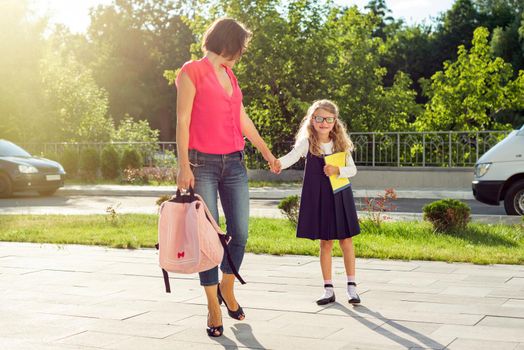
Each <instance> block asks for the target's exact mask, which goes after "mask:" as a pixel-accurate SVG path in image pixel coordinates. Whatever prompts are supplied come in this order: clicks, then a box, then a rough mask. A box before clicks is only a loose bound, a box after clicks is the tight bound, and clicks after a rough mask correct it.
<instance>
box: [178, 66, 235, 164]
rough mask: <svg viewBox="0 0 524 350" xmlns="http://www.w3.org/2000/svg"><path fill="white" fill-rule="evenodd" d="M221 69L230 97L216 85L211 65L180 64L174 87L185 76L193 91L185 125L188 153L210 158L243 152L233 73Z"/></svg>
mask: <svg viewBox="0 0 524 350" xmlns="http://www.w3.org/2000/svg"><path fill="white" fill-rule="evenodd" d="M224 67H225V69H226V72H227V75H228V76H229V79H230V80H231V84H232V85H233V94H232V95H231V96H229V95H228V94H227V92H226V90H225V89H224V88H223V87H222V85H220V82H219V81H218V77H217V75H216V73H215V70H214V68H213V65H212V64H211V62H210V61H209V60H208V59H207V58H206V57H204V58H202V59H200V60H198V61H188V62H186V63H184V65H183V66H182V68H181V69H180V72H179V73H178V76H177V79H176V85H177V86H178V81H179V79H180V74H181V73H182V72H185V73H186V74H187V75H188V76H189V78H190V79H191V81H192V82H193V85H194V86H195V88H196V93H195V99H194V100H193V109H192V111H191V123H190V125H189V149H195V150H197V151H200V152H203V153H211V154H227V153H232V152H236V151H241V150H243V149H244V144H245V142H244V138H243V136H242V130H241V127H240V107H241V104H242V91H240V87H239V86H238V82H237V78H236V77H235V75H234V74H233V71H232V70H231V69H230V68H228V67H226V66H224Z"/></svg>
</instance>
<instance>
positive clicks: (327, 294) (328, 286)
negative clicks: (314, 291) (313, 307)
mask: <svg viewBox="0 0 524 350" xmlns="http://www.w3.org/2000/svg"><path fill="white" fill-rule="evenodd" d="M333 295H335V290H334V289H333V281H331V280H328V281H324V294H322V296H321V297H320V298H319V300H320V299H327V298H331V297H332V296H333Z"/></svg>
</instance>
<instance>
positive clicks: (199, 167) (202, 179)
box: [189, 149, 249, 286]
mask: <svg viewBox="0 0 524 350" xmlns="http://www.w3.org/2000/svg"><path fill="white" fill-rule="evenodd" d="M189 162H190V163H191V168H192V170H193V174H194V176H195V193H196V194H199V195H200V196H201V197H202V199H203V200H204V202H205V203H206V205H207V207H208V208H209V211H210V212H211V214H212V215H213V217H214V218H215V220H216V222H217V223H218V199H217V192H218V193H219V194H220V202H221V203H222V209H223V210H224V214H225V216H226V231H227V234H228V235H230V236H231V241H230V243H229V245H228V247H229V253H230V255H231V259H232V260H233V263H234V264H235V267H236V268H237V270H240V265H241V264H242V259H243V258H244V251H245V248H246V242H247V233H248V223H249V187H248V178H247V170H246V167H245V165H244V153H243V152H241V151H239V152H233V153H229V154H209V153H202V152H199V151H197V150H194V149H190V150H189ZM220 269H221V270H222V272H223V273H229V274H231V273H233V271H232V270H231V267H230V266H229V263H228V261H227V258H226V256H225V253H224V257H223V259H222V264H221V265H220ZM200 284H201V285H202V286H211V285H215V284H218V267H214V268H212V269H210V270H207V271H204V272H200Z"/></svg>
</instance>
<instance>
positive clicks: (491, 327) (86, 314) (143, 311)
mask: <svg viewBox="0 0 524 350" xmlns="http://www.w3.org/2000/svg"><path fill="white" fill-rule="evenodd" d="M157 261H158V256H157V253H156V251H154V250H150V249H143V250H117V249H107V248H103V247H82V246H56V245H47V244H23V243H5V242H0V295H1V298H2V299H1V300H2V302H1V303H0V315H2V317H0V349H6V350H20V349H24V350H25V349H37V350H40V349H42V350H46V349H53V350H61V349H64V350H65V349H112V350H115V349H126V350H133V349H140V350H142V349H144V350H145V349H155V350H157V349H158V350H161V349H170V350H172V349H305V350H309V349H322V350H336V349H375V350H376V349H388V350H389V349H475V350H477V349H497V350H498V349H512V350H523V349H524V332H523V331H522V330H523V329H524V266H512V265H492V266H479V265H471V264H457V263H452V264H450V263H443V262H425V261H410V262H406V261H389V260H384V261H383V260H376V259H357V282H358V283H359V286H358V288H359V293H360V295H361V298H362V301H363V303H362V305H360V306H356V307H354V306H351V305H349V304H348V303H347V301H346V298H345V293H344V289H343V287H344V284H345V283H344V282H345V281H344V280H345V276H344V273H343V261H342V259H340V258H335V259H334V271H335V274H334V284H335V287H336V289H335V292H336V296H337V302H336V303H334V304H331V305H329V306H323V307H321V306H317V305H316V303H315V302H314V300H315V299H316V298H317V297H318V296H319V295H320V293H321V290H322V289H321V282H322V281H321V275H320V268H319V264H318V258H317V257H306V256H267V255H254V254H247V255H246V257H245V260H244V264H243V266H242V270H241V272H242V275H243V277H244V278H245V279H246V281H247V282H248V284H246V285H244V286H240V285H239V286H238V288H237V297H238V300H239V301H240V303H241V304H242V306H243V307H244V310H245V312H246V316H247V317H246V320H245V321H242V322H240V321H237V320H233V319H231V318H229V317H228V316H227V313H226V312H225V308H223V309H222V310H223V314H224V319H223V322H224V327H225V333H224V336H223V337H221V338H216V339H211V338H208V337H207V335H206V333H205V330H204V326H205V323H206V314H207V311H206V307H205V296H204V293H203V290H202V288H201V287H200V286H199V283H198V280H197V276H196V275H176V276H172V277H174V278H173V279H172V287H173V293H172V294H166V293H165V292H164V290H163V281H162V277H161V272H160V270H159V268H158V266H157Z"/></svg>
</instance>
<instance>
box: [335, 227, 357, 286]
mask: <svg viewBox="0 0 524 350" xmlns="http://www.w3.org/2000/svg"><path fill="white" fill-rule="evenodd" d="M338 243H339V245H340V249H341V250H342V255H343V256H344V267H345V268H346V276H352V277H353V278H355V249H354V248H353V240H352V239H351V237H350V238H346V239H341V240H340V241H338Z"/></svg>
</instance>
